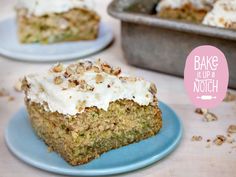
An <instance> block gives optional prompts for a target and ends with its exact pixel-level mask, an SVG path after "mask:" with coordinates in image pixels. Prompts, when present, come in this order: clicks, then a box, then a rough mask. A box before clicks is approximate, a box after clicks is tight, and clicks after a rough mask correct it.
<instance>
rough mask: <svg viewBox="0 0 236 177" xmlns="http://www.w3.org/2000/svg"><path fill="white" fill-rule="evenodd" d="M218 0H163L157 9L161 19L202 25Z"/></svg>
mask: <svg viewBox="0 0 236 177" xmlns="http://www.w3.org/2000/svg"><path fill="white" fill-rule="evenodd" d="M215 1H216V0H161V1H160V3H159V4H158V5H157V7H156V11H157V14H158V16H159V17H160V18H166V19H175V20H184V21H189V22H194V23H201V22H202V20H203V19H204V17H205V15H206V14H207V12H208V11H209V10H211V8H212V6H213V4H214V2H215Z"/></svg>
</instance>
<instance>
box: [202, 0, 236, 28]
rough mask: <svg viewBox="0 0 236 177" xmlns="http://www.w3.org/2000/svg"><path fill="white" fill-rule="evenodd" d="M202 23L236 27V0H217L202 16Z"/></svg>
mask: <svg viewBox="0 0 236 177" xmlns="http://www.w3.org/2000/svg"><path fill="white" fill-rule="evenodd" d="M203 24H205V25H210V26H215V27H220V28H228V29H236V0H218V1H217V2H216V3H215V4H214V7H213V9H212V10H211V11H210V12H209V13H208V14H207V15H206V17H205V18H204V20H203Z"/></svg>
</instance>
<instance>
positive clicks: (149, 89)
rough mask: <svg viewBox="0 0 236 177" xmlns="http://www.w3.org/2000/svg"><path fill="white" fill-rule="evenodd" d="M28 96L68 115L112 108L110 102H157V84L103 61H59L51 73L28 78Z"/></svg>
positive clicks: (49, 109) (145, 104)
mask: <svg viewBox="0 0 236 177" xmlns="http://www.w3.org/2000/svg"><path fill="white" fill-rule="evenodd" d="M25 80H26V82H27V84H28V85H29V88H27V95H26V96H27V98H28V99H29V100H31V101H32V102H35V103H40V104H42V105H43V104H44V103H46V104H47V106H45V105H44V107H45V110H48V111H51V112H58V113H62V114H64V115H76V114H77V113H82V112H83V111H84V110H85V108H88V107H97V108H98V109H103V110H105V111H107V110H108V107H109V104H110V102H113V101H117V100H122V99H126V100H133V101H134V102H136V103H138V104H139V105H144V106H148V105H149V104H153V105H156V97H155V94H156V87H155V85H154V84H152V83H150V82H147V81H145V80H143V79H141V78H136V77H129V76H127V75H125V74H123V73H122V72H121V69H120V68H114V67H111V66H110V65H108V64H107V63H105V62H102V61H100V60H98V61H96V62H91V61H79V62H77V63H75V64H71V65H69V66H64V65H62V64H57V65H55V66H53V67H52V68H51V69H50V70H49V71H48V72H45V73H42V74H33V75H29V76H27V77H26V78H25Z"/></svg>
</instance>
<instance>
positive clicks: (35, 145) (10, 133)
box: [5, 102, 182, 176]
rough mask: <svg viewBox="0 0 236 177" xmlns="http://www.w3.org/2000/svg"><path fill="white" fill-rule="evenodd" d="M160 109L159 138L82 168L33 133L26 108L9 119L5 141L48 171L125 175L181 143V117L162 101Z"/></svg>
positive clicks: (38, 166) (145, 141)
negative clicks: (52, 149)
mask: <svg viewBox="0 0 236 177" xmlns="http://www.w3.org/2000/svg"><path fill="white" fill-rule="evenodd" d="M159 106H160V108H161V110H162V112H163V128H162V129H161V131H160V132H159V133H158V134H157V135H156V136H154V137H151V138H148V139H146V140H143V141H140V142H139V143H134V144H130V145H128V146H125V147H122V148H119V149H115V150H111V151H109V152H107V153H104V154H103V155H101V157H99V158H98V159H95V160H93V161H91V162H89V163H87V164H85V165H81V166H75V167H73V166H70V165H69V164H68V163H67V162H65V161H64V160H63V159H62V158H61V157H60V156H59V155H58V154H56V153H54V152H51V153H49V152H48V150H47V146H46V145H45V144H44V142H43V141H41V140H40V139H39V138H38V137H37V136H36V135H35V134H34V132H33V130H32V128H31V125H30V123H29V121H28V118H27V112H26V110H25V108H22V109H21V110H20V111H19V112H17V113H16V115H15V116H14V117H13V118H12V119H11V120H10V122H9V124H8V126H7V127H6V130H5V140H6V143H7V145H8V147H9V149H10V150H11V152H12V153H13V154H15V155H16V156H17V157H18V158H19V159H21V160H23V161H24V162H26V163H28V164H30V165H32V166H34V167H37V168H40V169H43V170H46V171H50V172H54V173H59V174H64V175H76V176H80V175H81V176H95V175H111V174H118V173H124V172H128V171H133V170H136V169H139V168H142V167H145V166H147V165H150V164H152V163H154V162H156V161H158V160H160V159H161V158H163V157H165V156H167V155H168V154H169V153H170V152H172V151H173V150H174V149H175V148H176V147H177V145H178V143H179V142H180V139H181V136H182V125H181V122H180V120H179V118H178V116H177V115H176V114H175V113H174V111H173V110H172V109H171V108H170V107H168V106H167V105H166V104H164V103H162V102H160V103H159Z"/></svg>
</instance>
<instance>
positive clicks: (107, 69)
mask: <svg viewBox="0 0 236 177" xmlns="http://www.w3.org/2000/svg"><path fill="white" fill-rule="evenodd" d="M101 68H102V71H104V72H105V73H107V74H111V72H112V68H111V66H110V65H108V64H106V63H102V65H101Z"/></svg>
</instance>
